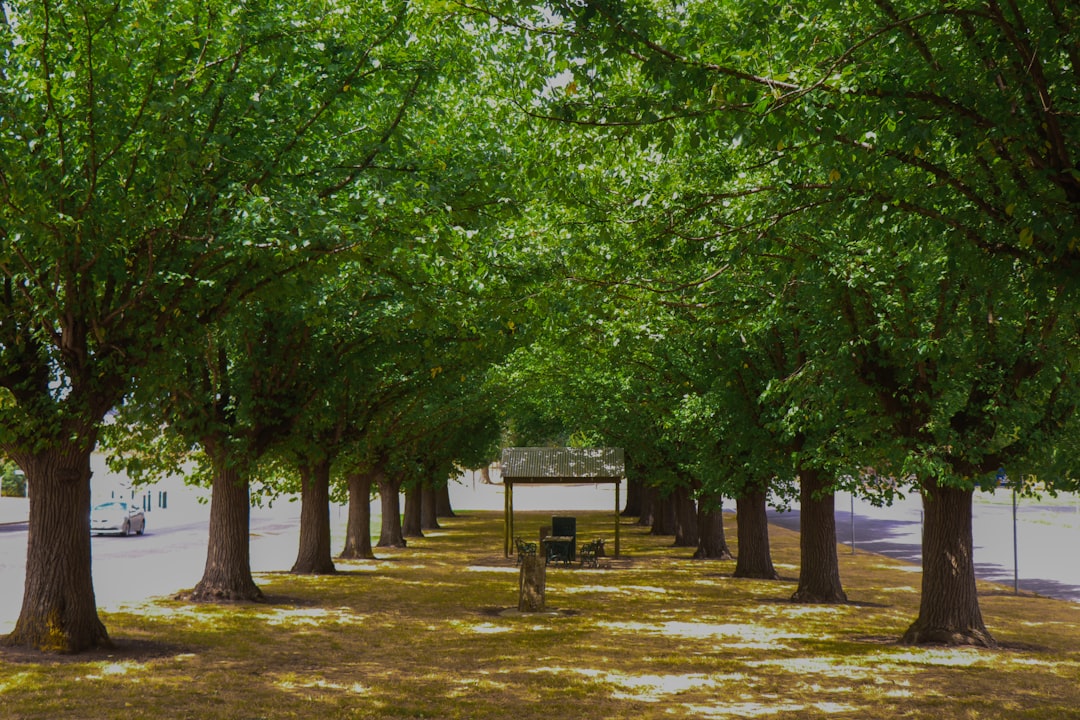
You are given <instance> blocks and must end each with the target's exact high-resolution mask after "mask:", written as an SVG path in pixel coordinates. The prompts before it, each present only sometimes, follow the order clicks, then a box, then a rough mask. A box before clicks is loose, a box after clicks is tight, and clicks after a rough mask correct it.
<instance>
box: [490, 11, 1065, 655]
mask: <svg viewBox="0 0 1080 720" xmlns="http://www.w3.org/2000/svg"><path fill="white" fill-rule="evenodd" d="M478 4H479V5H480V6H482V8H483V10H484V11H485V12H486V13H488V15H489V17H490V18H492V24H493V26H496V27H498V28H499V30H498V32H497V33H496V34H495V35H494V36H493V37H492V39H491V41H490V42H489V43H488V47H489V48H490V55H491V57H492V58H493V60H492V61H493V62H499V63H504V64H506V66H507V67H508V68H509V67H513V68H514V69H515V70H516V72H510V71H508V72H507V76H508V77H509V78H511V82H509V83H507V84H506V85H505V86H504V91H505V92H506V94H507V96H508V97H510V98H512V99H513V101H514V102H515V103H516V104H517V105H518V106H520V107H522V109H523V111H524V112H527V113H529V114H530V115H532V116H534V117H543V118H546V119H549V120H551V121H553V122H554V123H555V124H556V126H557V127H566V126H569V127H572V128H573V131H572V132H561V133H559V138H560V140H561V141H560V142H559V143H557V144H556V143H552V146H553V147H552V150H551V154H552V155H553V156H554V159H553V161H552V165H554V166H556V167H560V168H561V169H562V170H561V171H558V172H555V173H553V174H552V175H553V177H552V180H553V183H552V187H551V192H552V194H553V195H554V196H556V197H558V198H560V203H559V207H560V208H561V210H562V212H563V213H564V215H563V217H562V218H561V222H562V224H563V227H566V228H572V232H573V234H574V236H575V242H574V243H573V245H572V247H573V253H574V254H573V255H572V256H571V257H569V258H567V261H566V264H567V267H568V274H570V275H571V276H574V277H575V278H576V280H577V282H578V285H577V286H576V287H575V288H574V290H576V297H577V298H580V299H579V300H578V301H576V304H577V306H578V307H579V308H581V310H580V311H579V313H578V314H577V316H576V317H575V320H576V325H575V327H576V328H577V329H576V330H573V331H570V330H566V329H564V328H559V327H557V326H556V327H553V328H552V330H551V335H550V336H551V337H553V338H555V339H554V343H555V344H556V345H557V346H558V347H560V348H562V349H561V350H558V351H552V350H551V349H550V348H549V347H548V344H547V343H545V344H543V345H541V346H539V348H536V347H534V348H530V349H528V350H525V351H522V352H520V353H519V354H518V355H516V356H515V358H514V363H515V365H512V366H511V367H512V369H511V371H510V375H511V377H513V376H515V374H516V375H521V374H523V373H532V375H533V377H534V383H533V386H534V387H536V386H543V387H545V388H546V387H548V385H545V384H544V383H543V382H539V379H540V378H547V381H548V382H549V383H551V382H553V381H554V378H555V377H556V374H557V372H558V371H557V368H559V367H562V366H566V367H575V368H581V367H582V366H584V367H585V368H587V369H586V370H585V371H584V372H580V373H575V378H576V380H577V383H578V384H576V385H568V386H566V387H564V389H563V390H562V392H561V394H560V395H559V398H558V399H557V400H553V399H551V398H546V397H545V398H536V399H534V401H533V406H534V408H536V413H537V414H538V415H539V416H540V417H548V418H550V417H553V416H554V415H553V413H555V412H562V413H565V412H566V408H568V407H575V408H577V413H576V414H575V415H573V417H574V418H575V422H576V423H578V424H580V425H581V426H585V427H589V428H595V429H596V431H597V432H598V433H599V434H601V436H602V437H601V438H599V439H601V440H603V441H604V442H609V443H618V444H621V445H625V446H626V447H627V449H628V453H629V455H630V457H631V458H632V459H633V460H634V463H633V464H634V466H635V469H636V470H637V471H638V472H643V473H644V475H645V476H646V477H649V478H651V479H653V480H654V481H656V482H659V483H661V484H662V485H664V486H665V487H667V488H668V489H669V491H670V492H672V493H674V492H676V491H679V490H681V489H689V491H690V492H692V493H694V494H696V495H697V496H698V497H699V499H702V500H703V501H704V502H705V505H706V506H708V505H710V504H713V503H715V498H717V497H719V496H726V497H734V498H738V502H739V504H740V510H741V507H742V505H743V504H744V502H745V503H746V504H748V505H749V502H751V501H752V502H755V503H759V502H760V496H758V495H756V494H757V493H759V492H761V491H764V490H769V491H772V492H773V493H777V494H778V495H779V497H780V498H783V497H793V496H797V497H799V500H800V504H801V517H802V522H803V532H802V540H801V542H802V566H801V571H800V579H799V586H798V589H797V591H796V593H795V599H797V600H810V601H827V602H835V601H842V600H844V598H845V595H844V592H843V589H842V585H841V582H840V576H839V573H838V572H837V564H836V544H835V528H834V521H833V500H832V494H833V492H835V491H836V490H837V489H839V488H844V489H851V490H856V491H859V492H863V493H866V494H868V495H869V496H871V497H873V498H877V499H879V500H881V501H887V500H888V498H889V496H890V494H891V493H893V492H916V493H920V494H921V495H922V498H923V500H924V505H925V510H926V515H925V517H926V533H925V535H924V549H923V558H924V573H923V588H922V604H921V607H920V614H919V617H918V618H917V619H916V620H915V622H914V623H913V624H912V626H911V627H910V629H909V630H908V632H907V633H906V635H905V639H906V640H908V641H911V642H924V641H930V642H937V641H943V642H961V643H976V644H982V645H992V644H993V643H994V640H993V638H992V636H991V635H990V633H989V632H988V631H987V629H986V627H985V624H984V622H983V620H982V617H981V613H980V610H979V605H978V599H977V594H976V587H975V578H974V566H973V562H972V538H971V502H972V494H973V492H974V490H975V489H976V488H977V487H979V486H984V487H987V486H991V485H992V484H993V482H994V477H995V475H996V474H997V473H998V472H1000V470H1001V469H1002V468H1006V469H1008V470H1009V472H1010V473H1011V474H1012V475H1013V476H1017V475H1020V474H1021V473H1026V474H1037V475H1038V476H1039V478H1040V480H1042V481H1043V482H1045V483H1046V485H1047V486H1049V487H1051V488H1058V489H1072V488H1074V487H1075V479H1074V477H1073V475H1072V472H1071V465H1072V463H1073V462H1074V461H1075V458H1076V452H1075V440H1074V438H1075V437H1076V413H1075V411H1076V406H1077V401H1078V399H1080V395H1078V392H1077V390H1078V387H1077V383H1076V376H1077V375H1076V365H1077V361H1078V359H1080V356H1078V354H1077V350H1078V347H1077V338H1078V332H1077V331H1078V327H1077V317H1078V316H1077V311H1078V309H1080V308H1078V305H1077V303H1078V299H1080V297H1078V292H1077V290H1078V278H1080V275H1078V274H1077V272H1076V265H1077V261H1078V259H1080V246H1078V241H1080V225H1078V221H1080V164H1078V160H1077V158H1076V157H1075V148H1076V147H1080V145H1078V144H1077V141H1078V140H1080V116H1078V114H1077V112H1076V109H1077V103H1078V100H1080V98H1078V95H1077V92H1078V91H1077V88H1078V84H1077V79H1078V77H1080V76H1078V75H1077V72H1078V70H1077V68H1078V67H1080V66H1078V65H1077V59H1078V58H1080V37H1078V35H1077V33H1076V30H1075V28H1076V27H1077V20H1080V16H1078V14H1077V13H1078V10H1077V8H1076V7H1075V6H1072V5H1068V4H1063V3H1057V2H1054V1H1053V0H1048V1H1043V0H1029V1H1018V2H1010V3H998V2H996V0H979V1H978V2H976V1H974V0H972V1H971V2H963V1H961V2H946V3H939V4H935V5H932V6H927V5H926V4H925V3H919V2H904V1H902V0H877V1H875V2H874V3H870V4H866V5H860V4H835V3H823V2H820V1H815V0H806V1H805V2H796V3H784V4H783V5H782V6H776V5H769V4H758V5H754V6H749V5H747V4H745V3H735V2H723V1H722V0H720V1H718V0H701V1H699V2H689V3H680V4H678V5H671V4H669V3H661V2H651V1H649V0H630V1H626V2H613V1H610V0H584V1H582V2H577V1H575V2H555V3H548V4H545V5H544V6H542V7H540V6H534V7H530V8H527V9H522V8H520V7H518V6H516V5H515V4H512V3H499V2H484V3H478ZM508 35H509V36H511V37H514V38H516V37H518V36H524V37H526V38H527V41H526V43H525V47H526V48H527V49H528V53H529V56H530V57H531V58H533V59H534V60H535V62H532V63H521V62H520V60H519V57H518V56H517V53H518V52H519V47H518V45H517V44H516V43H515V42H514V41H512V40H508V39H506V38H507V36H508ZM508 52H512V53H515V55H513V56H511V55H508V54H507V53H508ZM545 61H546V62H545ZM565 304H575V303H574V302H573V301H567V302H566V303H565ZM568 335H571V336H572V337H567V336H568ZM582 348H584V349H585V353H584V354H582V353H580V352H577V350H579V349H582ZM558 353H563V354H562V355H560V354H558ZM516 385H519V386H520V385H523V383H520V382H519V383H516ZM643 445H644V446H643ZM751 498H753V500H751ZM740 516H741V512H740ZM741 530H742V524H741V523H740V531H741ZM740 539H741V538H740ZM740 547H743V545H742V543H740Z"/></svg>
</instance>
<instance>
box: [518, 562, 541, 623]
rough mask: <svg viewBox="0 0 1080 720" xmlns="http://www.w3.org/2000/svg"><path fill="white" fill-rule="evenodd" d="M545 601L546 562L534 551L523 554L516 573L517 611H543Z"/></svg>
mask: <svg viewBox="0 0 1080 720" xmlns="http://www.w3.org/2000/svg"><path fill="white" fill-rule="evenodd" d="M546 601H547V567H546V563H545V562H544V560H543V559H542V558H541V557H540V556H539V555H537V554H536V553H530V554H527V555H523V556H522V559H521V570H520V573H519V575H518V611H520V612H543V611H544V606H545V603H546Z"/></svg>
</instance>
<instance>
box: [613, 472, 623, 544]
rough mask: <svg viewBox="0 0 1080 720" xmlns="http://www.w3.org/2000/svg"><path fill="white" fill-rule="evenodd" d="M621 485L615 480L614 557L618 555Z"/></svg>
mask: <svg viewBox="0 0 1080 720" xmlns="http://www.w3.org/2000/svg"><path fill="white" fill-rule="evenodd" d="M621 486H622V483H620V482H619V481H618V480H616V481H615V557H619V519H620V517H619V504H620V503H619V488H620V487H621Z"/></svg>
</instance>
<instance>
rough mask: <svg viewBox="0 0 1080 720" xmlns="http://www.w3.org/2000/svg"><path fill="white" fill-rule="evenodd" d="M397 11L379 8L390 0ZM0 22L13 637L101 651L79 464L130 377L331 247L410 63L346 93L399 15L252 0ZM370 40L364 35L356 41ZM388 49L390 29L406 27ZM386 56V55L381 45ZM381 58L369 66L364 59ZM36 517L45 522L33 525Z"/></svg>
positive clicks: (61, 10) (28, 13)
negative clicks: (339, 208)
mask: <svg viewBox="0 0 1080 720" xmlns="http://www.w3.org/2000/svg"><path fill="white" fill-rule="evenodd" d="M399 9H401V8H399ZM3 14H4V16H3V22H2V23H0V55H2V57H3V62H2V63H0V65H2V69H0V79H2V85H3V106H4V112H3V119H2V120H0V192H2V198H0V272H2V274H3V279H4V285H3V291H2V293H0V302H2V303H3V307H2V315H3V320H2V321H0V385H2V387H3V388H4V396H3V398H2V399H0V446H2V447H3V448H4V451H5V452H6V453H7V454H8V455H9V456H10V457H11V458H12V459H14V460H15V461H16V462H18V464H19V465H20V467H22V468H23V469H24V470H25V471H26V474H27V476H28V477H29V478H30V481H31V483H32V485H33V487H34V489H35V492H34V497H33V500H32V503H31V509H30V525H31V540H30V542H29V543H28V548H27V583H26V588H25V592H24V599H23V607H22V610H21V612H20V617H19V621H18V623H17V625H16V628H15V631H14V632H13V633H12V634H11V635H9V636H8V637H7V638H6V642H7V643H9V644H13V645H22V646H29V647H34V648H39V649H42V650H50V651H66V652H77V651H79V650H83V649H86V648H91V647H95V646H101V645H108V644H109V639H108V634H107V632H106V630H105V628H104V626H103V625H102V623H101V621H100V620H99V619H98V616H97V611H96V606H95V602H94V592H93V586H92V581H91V576H90V544H89V527H88V522H89V520H88V518H89V512H88V510H89V455H90V451H91V449H92V448H93V446H94V444H95V442H96V441H97V438H98V434H99V427H100V423H101V420H102V418H103V417H104V416H105V414H106V413H107V412H108V411H109V410H110V409H112V408H114V407H117V406H118V405H119V403H120V401H121V399H122V398H123V396H124V394H125V393H126V392H127V390H128V389H129V383H130V382H131V379H132V378H134V377H135V376H136V375H138V374H139V372H140V370H141V369H142V368H143V367H144V366H145V364H146V363H147V362H148V361H149V360H150V359H151V358H154V357H156V356H158V355H159V354H161V353H163V352H166V351H167V350H168V349H169V348H170V347H171V346H177V345H184V344H185V343H188V342H197V341H198V340H197V339H196V338H198V337H199V335H198V334H197V325H198V324H199V323H202V322H206V321H209V320H210V319H212V318H213V317H214V316H216V315H218V314H220V312H221V311H222V310H224V309H226V308H227V307H228V306H229V304H230V303H231V302H233V299H234V298H236V297H238V296H242V295H243V294H245V293H247V292H250V291H252V290H253V289H255V288H257V287H258V286H259V285H261V284H262V283H264V282H266V281H267V280H268V278H273V277H277V276H278V275H280V274H281V273H282V272H283V268H287V267H289V266H294V265H298V264H302V263H304V262H306V261H307V258H308V257H310V256H312V255H315V254H318V253H319V252H320V251H322V250H325V249H328V248H330V247H337V246H339V245H341V244H342V243H343V242H347V240H346V239H344V238H343V237H342V233H340V232H335V231H334V229H333V228H334V223H335V221H334V219H333V216H332V214H331V211H332V210H333V205H332V202H331V201H332V200H333V198H335V197H338V196H339V195H340V194H344V193H346V192H347V191H350V190H353V189H354V188H353V185H354V183H355V181H356V178H357V177H358V176H359V174H360V173H361V171H362V170H363V169H365V168H367V167H369V166H370V165H371V163H372V161H373V156H374V155H375V154H377V153H376V152H374V151H375V149H376V148H378V147H379V146H380V143H382V142H384V141H385V140H386V135H387V133H388V132H389V131H390V130H392V128H393V122H391V124H390V126H386V125H380V126H379V128H380V130H379V131H377V132H374V133H371V134H370V135H367V136H364V137H359V136H352V135H349V134H348V133H347V132H344V130H346V129H349V130H353V129H355V125H353V124H352V122H351V121H352V120H353V119H355V116H354V115H350V114H349V113H348V112H345V111H346V110H347V109H348V107H349V106H350V105H351V104H352V102H353V100H356V99H358V102H359V103H360V104H361V105H368V106H372V107H374V106H378V105H380V103H381V102H387V101H386V100H380V98H392V99H390V100H389V102H390V103H392V104H394V106H395V107H397V106H398V105H400V98H401V96H402V95H401V93H396V92H385V91H386V90H389V89H391V88H394V87H402V88H403V92H405V93H408V92H409V88H410V87H412V86H414V85H415V84H416V73H408V74H405V75H401V74H393V75H392V77H393V79H392V80H387V82H386V83H385V84H384V86H383V87H381V88H379V89H377V90H375V91H374V92H372V94H371V95H370V96H368V95H366V94H365V93H364V92H363V90H362V88H364V87H370V86H369V85H368V86H365V83H364V82H363V80H364V79H366V78H369V77H372V76H375V75H378V76H380V77H391V75H386V76H382V75H381V74H380V73H379V68H380V67H385V66H386V65H392V64H393V63H394V61H395V60H396V59H397V56H396V55H391V57H389V58H383V57H380V56H379V54H378V53H376V52H372V48H373V46H379V45H380V40H379V38H381V37H382V36H384V35H388V34H393V33H397V32H398V27H399V21H398V20H395V18H400V17H404V13H399V12H391V8H390V7H386V8H383V7H378V6H374V5H366V6H364V7H363V8H360V7H355V8H350V9H348V10H343V9H337V10H332V11H331V10H330V9H329V8H323V7H322V6H315V5H297V6H293V7H290V8H284V7H281V8H278V7H275V8H270V7H265V6H263V5H262V4H258V3H244V4H240V5H237V4H235V3H231V4H230V3H218V2H216V1H215V0H206V1H205V2H204V1H202V0H197V1H192V2H183V3H180V4H173V5H171V6H170V7H169V8H168V9H167V11H166V10H165V9H164V8H162V7H161V6H160V5H159V4H157V3H152V2H147V3H144V2H134V1H133V2H123V3H119V4H110V5H87V4H85V3H69V2H63V1H57V2H51V1H50V2H46V3H41V4H35V5H30V4H26V3H19V2H14V3H6V4H5V5H4V6H3ZM372 38H374V40H372ZM406 39H407V38H406ZM399 46H400V45H399ZM384 63H385V65H384ZM43 527H49V528H51V530H50V531H49V532H41V531H39V529H40V528H43Z"/></svg>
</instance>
